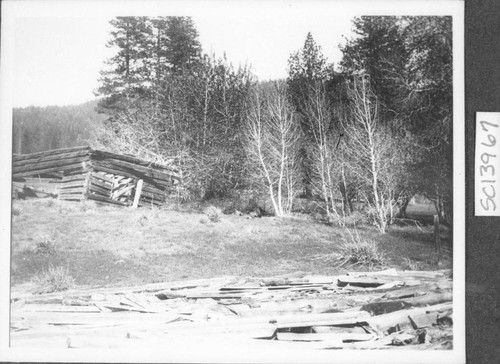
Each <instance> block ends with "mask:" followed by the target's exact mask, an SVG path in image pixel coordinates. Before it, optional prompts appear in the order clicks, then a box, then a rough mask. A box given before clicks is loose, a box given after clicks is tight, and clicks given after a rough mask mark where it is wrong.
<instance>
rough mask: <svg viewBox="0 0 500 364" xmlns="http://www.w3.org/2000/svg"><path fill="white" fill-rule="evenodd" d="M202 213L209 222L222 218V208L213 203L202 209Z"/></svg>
mask: <svg viewBox="0 0 500 364" xmlns="http://www.w3.org/2000/svg"><path fill="white" fill-rule="evenodd" d="M203 213H204V214H205V215H207V218H208V220H210V221H211V222H219V221H221V220H222V210H221V209H219V208H218V207H215V206H213V205H210V206H208V207H207V208H205V209H204V210H203Z"/></svg>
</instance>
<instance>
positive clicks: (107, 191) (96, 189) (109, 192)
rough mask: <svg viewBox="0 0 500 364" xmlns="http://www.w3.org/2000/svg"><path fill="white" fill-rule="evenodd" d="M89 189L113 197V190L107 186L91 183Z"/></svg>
mask: <svg viewBox="0 0 500 364" xmlns="http://www.w3.org/2000/svg"><path fill="white" fill-rule="evenodd" d="M88 189H89V191H90V192H93V193H96V194H98V195H101V196H106V197H111V190H108V189H106V188H101V187H99V186H96V185H94V184H90V185H89V186H88Z"/></svg>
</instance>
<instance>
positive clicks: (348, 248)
mask: <svg viewBox="0 0 500 364" xmlns="http://www.w3.org/2000/svg"><path fill="white" fill-rule="evenodd" d="M348 232H349V235H350V239H349V240H345V239H344V242H343V243H342V244H341V245H340V246H339V251H340V256H341V258H340V259H341V260H342V263H341V264H340V265H339V267H341V266H344V265H347V264H348V265H351V266H360V267H367V268H369V269H372V268H374V267H379V266H384V265H385V256H384V253H383V252H381V251H380V250H379V248H378V243H377V242H376V241H374V240H371V239H363V238H361V237H360V236H359V234H358V233H357V232H356V233H355V234H354V235H353V234H352V233H351V232H350V231H349V230H348Z"/></svg>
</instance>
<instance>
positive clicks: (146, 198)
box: [92, 151, 180, 206]
mask: <svg viewBox="0 0 500 364" xmlns="http://www.w3.org/2000/svg"><path fill="white" fill-rule="evenodd" d="M92 168H93V170H94V171H100V172H104V173H111V174H114V175H119V176H123V177H127V178H132V179H134V181H138V180H143V182H144V183H143V187H142V192H141V197H140V200H139V206H149V205H162V204H164V203H165V200H166V198H167V197H168V196H171V195H172V194H174V193H175V191H176V186H177V185H179V183H180V176H179V173H178V171H177V169H176V168H175V167H172V166H163V165H160V164H157V163H149V162H146V161H143V160H141V159H138V158H134V157H131V156H126V155H120V154H115V153H109V152H104V151H93V153H92ZM134 192H135V191H134Z"/></svg>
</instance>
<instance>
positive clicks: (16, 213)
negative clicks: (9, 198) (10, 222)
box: [12, 207, 21, 216]
mask: <svg viewBox="0 0 500 364" xmlns="http://www.w3.org/2000/svg"><path fill="white" fill-rule="evenodd" d="M19 215H21V209H20V208H17V207H13V208H12V216H19Z"/></svg>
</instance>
